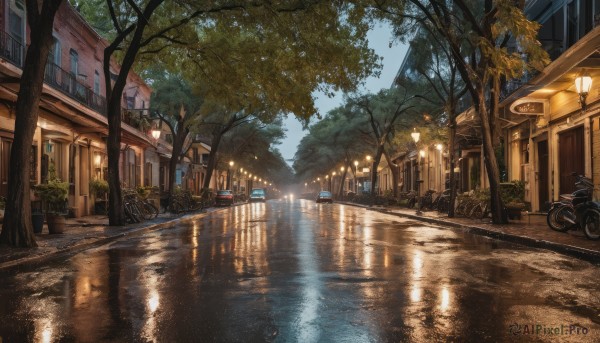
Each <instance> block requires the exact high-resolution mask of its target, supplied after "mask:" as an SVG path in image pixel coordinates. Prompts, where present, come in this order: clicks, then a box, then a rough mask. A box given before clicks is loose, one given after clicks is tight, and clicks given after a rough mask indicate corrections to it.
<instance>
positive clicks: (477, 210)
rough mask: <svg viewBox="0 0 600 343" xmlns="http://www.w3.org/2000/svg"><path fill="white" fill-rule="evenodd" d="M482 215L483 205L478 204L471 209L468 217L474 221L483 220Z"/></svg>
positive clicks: (483, 212) (483, 211)
mask: <svg viewBox="0 0 600 343" xmlns="http://www.w3.org/2000/svg"><path fill="white" fill-rule="evenodd" d="M484 214H485V209H484V205H483V204H481V203H479V204H476V205H475V206H473V208H472V209H471V212H470V214H469V217H470V218H475V219H483V217H484Z"/></svg>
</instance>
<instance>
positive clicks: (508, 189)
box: [500, 180, 526, 206]
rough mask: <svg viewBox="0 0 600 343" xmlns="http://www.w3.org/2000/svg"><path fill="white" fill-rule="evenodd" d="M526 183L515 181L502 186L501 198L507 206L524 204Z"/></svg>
mask: <svg viewBox="0 0 600 343" xmlns="http://www.w3.org/2000/svg"><path fill="white" fill-rule="evenodd" d="M525 183H526V182H525V181H522V180H513V181H511V182H505V183H501V184H500V197H501V198H502V201H503V202H504V204H505V205H506V206H508V205H510V204H513V205H514V204H524V201H525Z"/></svg>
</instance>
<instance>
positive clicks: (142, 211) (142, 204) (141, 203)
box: [135, 200, 154, 220]
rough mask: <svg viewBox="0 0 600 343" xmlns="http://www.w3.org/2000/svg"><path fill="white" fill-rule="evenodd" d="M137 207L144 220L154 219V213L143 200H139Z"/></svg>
mask: <svg viewBox="0 0 600 343" xmlns="http://www.w3.org/2000/svg"><path fill="white" fill-rule="evenodd" d="M135 206H136V207H137V208H138V210H139V211H140V215H141V216H142V218H143V219H144V220H150V219H152V217H154V213H153V212H152V211H150V210H149V209H148V208H147V207H146V203H145V202H144V201H142V200H137V201H136V202H135Z"/></svg>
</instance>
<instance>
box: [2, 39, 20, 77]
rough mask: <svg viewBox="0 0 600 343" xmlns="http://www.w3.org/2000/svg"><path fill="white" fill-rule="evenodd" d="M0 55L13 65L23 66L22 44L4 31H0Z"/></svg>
mask: <svg viewBox="0 0 600 343" xmlns="http://www.w3.org/2000/svg"><path fill="white" fill-rule="evenodd" d="M0 56H2V58H4V59H5V60H7V61H9V62H10V63H12V64H14V65H15V66H17V67H19V68H23V45H22V44H21V43H19V42H18V41H17V40H15V39H14V38H12V36H11V35H9V34H8V33H6V32H4V31H0Z"/></svg>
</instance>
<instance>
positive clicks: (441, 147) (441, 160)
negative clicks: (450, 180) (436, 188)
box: [435, 143, 445, 191]
mask: <svg viewBox="0 0 600 343" xmlns="http://www.w3.org/2000/svg"><path fill="white" fill-rule="evenodd" d="M435 148H436V149H437V150H438V151H439V152H440V189H441V190H442V191H443V190H444V188H445V187H444V152H443V151H444V146H443V145H442V144H440V143H438V144H437V145H436V146H435Z"/></svg>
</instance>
